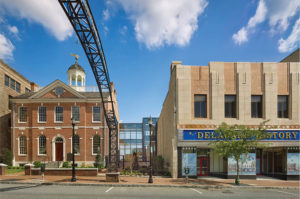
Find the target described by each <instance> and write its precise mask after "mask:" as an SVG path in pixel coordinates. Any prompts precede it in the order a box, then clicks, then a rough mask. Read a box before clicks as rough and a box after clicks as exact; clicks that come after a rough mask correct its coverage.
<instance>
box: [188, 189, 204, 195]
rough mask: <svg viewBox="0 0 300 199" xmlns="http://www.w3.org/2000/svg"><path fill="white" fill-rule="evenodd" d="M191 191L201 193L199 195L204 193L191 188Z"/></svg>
mask: <svg viewBox="0 0 300 199" xmlns="http://www.w3.org/2000/svg"><path fill="white" fill-rule="evenodd" d="M190 189H191V190H193V191H196V192H197V193H199V194H202V192H201V191H198V190H196V189H193V188H190Z"/></svg>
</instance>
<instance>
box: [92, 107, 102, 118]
mask: <svg viewBox="0 0 300 199" xmlns="http://www.w3.org/2000/svg"><path fill="white" fill-rule="evenodd" d="M100 110H101V109H100V106H93V122H100Z"/></svg>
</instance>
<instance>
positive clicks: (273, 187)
mask: <svg viewBox="0 0 300 199" xmlns="http://www.w3.org/2000/svg"><path fill="white" fill-rule="evenodd" d="M0 184H30V185H60V186H61V185H63V186H100V187H169V188H201V189H300V187H280V186H243V185H241V186H234V185H233V186H219V185H166V184H157V185H155V184H150V185H149V184H94V183H66V182H15V181H5V182H4V181H0Z"/></svg>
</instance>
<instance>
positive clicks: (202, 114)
mask: <svg viewBox="0 0 300 199" xmlns="http://www.w3.org/2000/svg"><path fill="white" fill-rule="evenodd" d="M194 115H195V117H198V118H206V116H207V111H206V95H194Z"/></svg>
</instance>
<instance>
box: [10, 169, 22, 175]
mask: <svg viewBox="0 0 300 199" xmlns="http://www.w3.org/2000/svg"><path fill="white" fill-rule="evenodd" d="M23 171H24V169H15V168H14V169H6V173H7V174H12V173H19V172H23Z"/></svg>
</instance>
